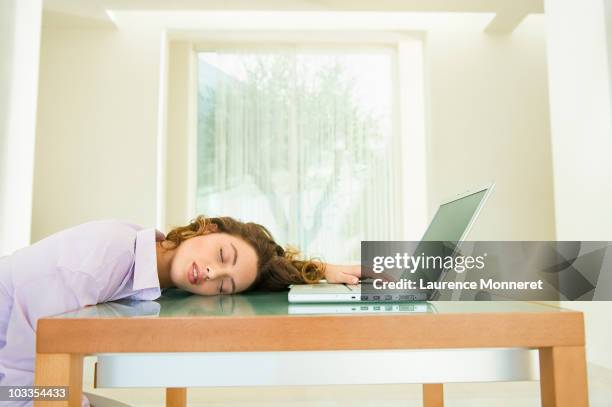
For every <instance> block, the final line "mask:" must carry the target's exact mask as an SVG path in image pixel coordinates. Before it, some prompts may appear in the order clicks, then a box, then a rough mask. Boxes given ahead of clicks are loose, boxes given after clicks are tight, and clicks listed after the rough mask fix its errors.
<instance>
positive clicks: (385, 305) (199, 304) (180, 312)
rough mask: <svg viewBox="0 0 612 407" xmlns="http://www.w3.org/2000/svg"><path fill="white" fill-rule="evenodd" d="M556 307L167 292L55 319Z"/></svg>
mask: <svg viewBox="0 0 612 407" xmlns="http://www.w3.org/2000/svg"><path fill="white" fill-rule="evenodd" d="M566 311H568V310H564V309H562V308H558V307H556V306H554V305H549V304H542V303H533V302H525V301H434V302H412V303H389V302H381V303H361V302H357V303H345V304H293V303H291V304H290V303H289V302H288V298H287V292H286V291H285V292H276V293H258V292H250V293H242V294H236V295H224V296H212V297H203V296H198V295H192V294H189V293H187V292H185V291H180V290H166V291H164V293H163V295H162V296H161V297H160V298H159V299H157V300H155V301H135V300H119V301H114V302H107V303H103V304H98V305H95V306H90V307H85V308H82V309H79V310H76V311H71V312H67V313H64V314H60V315H57V316H55V318H125V317H151V318H157V317H200V316H202V317H203V316H235V317H244V316H253V315H282V316H287V315H296V316H300V315H331V314H346V315H363V314H369V315H390V314H398V315H399V314H404V315H405V314H414V315H418V314H424V313H435V314H457V313H505V312H566Z"/></svg>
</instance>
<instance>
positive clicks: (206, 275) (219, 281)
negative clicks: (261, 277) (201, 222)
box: [170, 232, 257, 295]
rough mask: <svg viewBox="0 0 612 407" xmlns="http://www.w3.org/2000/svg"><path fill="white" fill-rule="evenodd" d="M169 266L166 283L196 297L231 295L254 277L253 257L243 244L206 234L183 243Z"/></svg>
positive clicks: (249, 247)
mask: <svg viewBox="0 0 612 407" xmlns="http://www.w3.org/2000/svg"><path fill="white" fill-rule="evenodd" d="M175 250H176V253H175V254H174V258H173V259H172V262H171V264H170V279H171V280H172V283H173V284H174V285H175V286H176V287H177V288H180V289H183V290H186V291H189V292H191V293H194V294H199V295H218V294H234V293H238V292H241V291H244V290H246V289H247V288H248V287H249V286H250V285H251V284H252V283H253V282H254V281H255V278H256V276H257V253H256V252H255V249H253V247H251V245H249V244H248V243H247V242H245V241H244V240H242V239H240V238H238V237H235V236H232V235H229V234H227V233H220V232H215V233H209V234H206V235H203V236H196V237H192V238H191V239H187V240H185V241H183V242H182V243H181V244H180V245H179V246H178V247H177V248H176V249H175Z"/></svg>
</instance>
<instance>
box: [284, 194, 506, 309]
mask: <svg viewBox="0 0 612 407" xmlns="http://www.w3.org/2000/svg"><path fill="white" fill-rule="evenodd" d="M494 185H495V184H494V183H491V184H488V185H486V186H484V187H480V188H474V189H472V190H469V191H465V192H463V193H461V194H459V195H457V196H455V197H453V198H451V199H449V200H447V201H444V202H442V203H441V204H440V206H439V207H438V210H437V211H436V214H435V215H434V217H433V219H432V221H431V222H430V224H429V226H428V227H427V230H426V231H425V234H424V235H423V238H422V239H421V242H420V243H419V246H418V247H417V252H420V251H421V247H422V246H423V247H424V246H425V245H426V242H438V241H439V242H454V243H455V246H454V251H453V252H451V253H449V254H450V255H452V254H454V252H456V251H457V250H458V249H459V246H460V244H461V242H462V241H463V240H464V239H465V237H466V236H467V235H468V233H469V231H470V229H471V228H472V225H473V224H474V222H475V220H476V218H477V217H478V214H479V213H480V211H481V209H482V207H483V206H484V203H485V202H486V201H487V199H488V197H489V195H491V192H492V191H493V187H494ZM447 271H448V270H444V269H440V270H434V273H431V271H430V273H429V274H428V275H427V279H428V280H434V281H441V280H442V279H444V277H445V276H446V275H447ZM417 276H418V274H417V275H415V274H412V275H411V274H410V273H409V272H407V274H406V275H405V277H406V278H413V279H414V278H415V277H417ZM401 277H404V275H402V276H401ZM371 284H372V281H368V280H362V281H361V283H360V284H328V283H319V284H304V285H302V284H300V285H293V286H291V289H290V290H289V302H290V303H350V302H381V301H385V302H386V301H392V302H403V301H428V300H433V299H435V298H436V296H437V295H438V293H437V292H436V291H435V290H425V289H415V290H410V291H409V292H405V291H403V292H401V293H387V292H385V293H382V292H379V291H378V290H374V289H373V288H372V287H371V286H369V285H371Z"/></svg>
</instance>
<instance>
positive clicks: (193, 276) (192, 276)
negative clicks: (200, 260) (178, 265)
mask: <svg viewBox="0 0 612 407" xmlns="http://www.w3.org/2000/svg"><path fill="white" fill-rule="evenodd" d="M201 277H202V273H201V272H200V269H199V268H198V265H197V264H196V263H195V262H193V263H192V264H191V267H190V268H189V269H188V270H187V279H188V280H189V283H191V284H193V285H196V284H199V283H200V281H201V280H202V278H201Z"/></svg>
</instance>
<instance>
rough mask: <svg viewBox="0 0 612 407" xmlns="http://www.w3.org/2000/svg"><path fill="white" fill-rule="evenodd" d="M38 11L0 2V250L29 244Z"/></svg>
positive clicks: (34, 3) (34, 4) (32, 4)
mask: <svg viewBox="0 0 612 407" xmlns="http://www.w3.org/2000/svg"><path fill="white" fill-rule="evenodd" d="M41 14H42V0H19V1H17V0H4V1H2V2H0V256H2V255H5V254H10V253H11V252H13V251H14V250H16V249H18V248H20V247H23V246H27V245H28V244H30V222H31V216H32V176H33V169H34V143H35V141H34V140H35V128H36V107H37V100H36V99H37V87H38V58H39V47H40V21H41Z"/></svg>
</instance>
